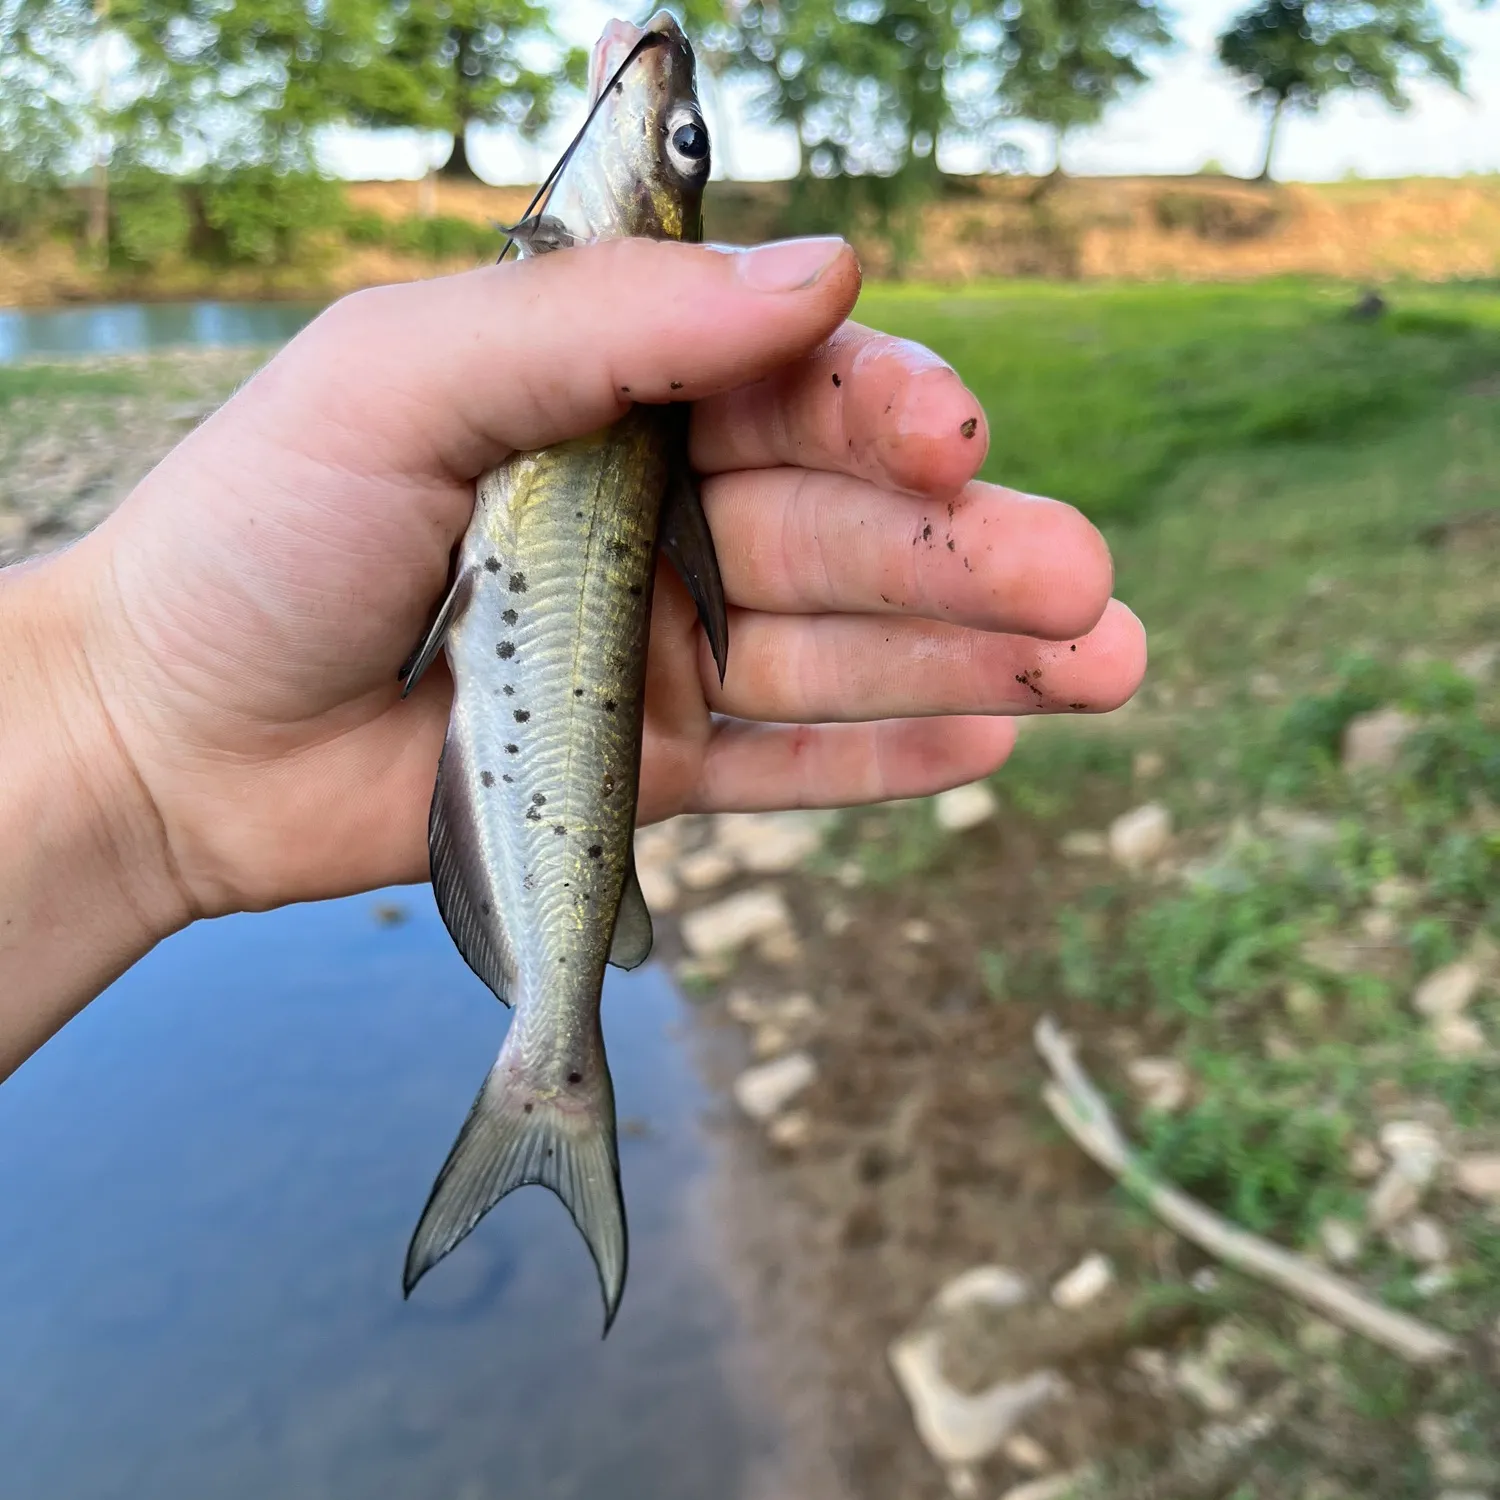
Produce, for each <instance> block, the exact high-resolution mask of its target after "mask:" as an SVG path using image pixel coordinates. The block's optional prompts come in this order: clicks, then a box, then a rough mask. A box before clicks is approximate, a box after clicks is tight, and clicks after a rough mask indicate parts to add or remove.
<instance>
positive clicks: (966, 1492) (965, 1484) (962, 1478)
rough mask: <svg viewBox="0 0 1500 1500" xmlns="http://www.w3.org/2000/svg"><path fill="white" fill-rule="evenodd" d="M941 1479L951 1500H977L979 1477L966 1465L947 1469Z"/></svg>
mask: <svg viewBox="0 0 1500 1500" xmlns="http://www.w3.org/2000/svg"><path fill="white" fill-rule="evenodd" d="M943 1477H944V1478H945V1479H946V1480H947V1481H948V1493H949V1494H950V1495H952V1496H953V1500H979V1475H978V1474H976V1473H975V1472H974V1470H973V1469H972V1468H970V1467H969V1466H968V1465H967V1464H959V1465H958V1466H957V1467H956V1468H952V1469H949V1470H948V1471H947V1473H946V1474H945V1475H944V1476H943Z"/></svg>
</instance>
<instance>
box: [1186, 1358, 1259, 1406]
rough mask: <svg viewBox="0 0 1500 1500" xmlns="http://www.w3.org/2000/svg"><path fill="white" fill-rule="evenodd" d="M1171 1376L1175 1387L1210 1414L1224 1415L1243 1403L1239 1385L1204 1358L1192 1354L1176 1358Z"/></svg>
mask: <svg viewBox="0 0 1500 1500" xmlns="http://www.w3.org/2000/svg"><path fill="white" fill-rule="evenodd" d="M1175 1378H1176V1383H1177V1389H1178V1390H1180V1391H1181V1392H1182V1394H1183V1395H1184V1396H1186V1397H1187V1398H1188V1400H1190V1401H1193V1402H1195V1403H1196V1404H1197V1405H1198V1406H1200V1407H1202V1409H1203V1410H1204V1411H1206V1412H1207V1413H1208V1414H1209V1415H1210V1416H1214V1417H1227V1416H1229V1415H1230V1413H1231V1412H1236V1411H1238V1410H1239V1409H1240V1407H1242V1406H1243V1405H1244V1404H1245V1393H1244V1392H1243V1391H1242V1390H1241V1389H1240V1388H1239V1386H1238V1385H1236V1384H1235V1382H1234V1381H1232V1380H1230V1379H1229V1377H1228V1376H1226V1375H1221V1374H1220V1373H1219V1372H1218V1371H1217V1370H1215V1369H1213V1368H1212V1367H1211V1366H1210V1365H1209V1364H1208V1362H1207V1361H1206V1360H1202V1359H1197V1358H1195V1357H1194V1356H1192V1355H1189V1356H1188V1357H1187V1358H1186V1359H1181V1360H1178V1362H1177V1371H1176V1377H1175Z"/></svg>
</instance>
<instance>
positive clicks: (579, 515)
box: [573, 510, 583, 521]
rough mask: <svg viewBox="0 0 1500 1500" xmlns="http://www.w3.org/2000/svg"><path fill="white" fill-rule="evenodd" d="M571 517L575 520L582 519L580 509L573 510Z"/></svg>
mask: <svg viewBox="0 0 1500 1500" xmlns="http://www.w3.org/2000/svg"><path fill="white" fill-rule="evenodd" d="M573 519H574V520H575V521H581V520H582V519H583V512H582V511H581V510H575V511H574V512H573Z"/></svg>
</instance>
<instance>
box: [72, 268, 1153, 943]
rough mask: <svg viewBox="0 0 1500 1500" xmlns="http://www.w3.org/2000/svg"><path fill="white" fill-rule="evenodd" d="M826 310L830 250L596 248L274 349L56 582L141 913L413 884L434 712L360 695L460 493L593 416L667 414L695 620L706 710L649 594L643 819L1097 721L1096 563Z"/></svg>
mask: <svg viewBox="0 0 1500 1500" xmlns="http://www.w3.org/2000/svg"><path fill="white" fill-rule="evenodd" d="M857 291H858V270H857V267H856V264H855V261H854V258H853V255H852V252H850V251H849V250H848V249H847V247H844V246H841V245H840V244H839V243H838V242H836V241H811V242H809V241H802V242H794V243H793V245H792V246H790V247H785V246H781V247H772V248H768V249H764V250H761V251H757V252H750V253H744V252H740V253H735V254H724V253H720V252H717V251H715V250H712V249H707V248H704V247H694V246H682V245H672V244H647V243H643V242H634V241H628V242H616V243H611V244H604V245H599V246H594V247H589V248H585V249H579V250H573V251H566V252H559V253H557V254H554V255H550V256H546V257H542V258H540V259H537V260H533V261H527V262H523V263H519V264H510V265H507V266H504V267H498V268H488V269H485V270H480V271H476V272H472V273H469V274H467V275H462V276H455V277H448V278H444V279H441V280H435V281H429V282H424V283H418V284H412V285H405V286H398V287H388V288H382V289H379V290H376V291H372V292H366V293H359V294H356V295H355V296H353V297H350V298H346V299H345V300H343V301H342V302H340V303H338V304H336V305H335V306H334V307H333V308H331V309H330V310H329V311H328V312H327V313H325V314H324V315H323V316H322V317H321V318H319V319H318V320H317V321H316V322H315V323H313V324H312V325H311V326H310V327H309V328H308V329H306V330H305V331H304V332H303V333H302V334H301V335H300V336H299V337H298V338H297V339H295V340H293V342H292V343H291V344H290V345H289V346H288V347H287V348H286V349H285V350H283V351H282V352H281V354H279V355H278V356H277V357H276V358H275V359H274V360H272V361H271V362H270V364H269V365H267V366H266V368H265V369H264V370H262V371H261V372H260V373H259V374H258V375H257V376H256V377H255V378H254V379H253V380H252V381H251V382H250V383H249V384H248V385H247V386H246V387H245V388H244V389H242V390H241V391H240V392H239V393H238V394H237V395H235V396H234V397H233V398H232V399H231V400H230V401H229V402H228V403H227V404H226V405H225V406H224V407H222V408H221V409H220V410H219V411H218V412H216V413H215V414H214V415H213V416H212V417H211V418H209V419H208V421H206V422H205V423H204V424H203V425H202V426H201V427H200V428H198V430H197V431H195V432H194V433H193V434H192V435H191V436H190V437H189V438H187V439H186V440H185V441H184V442H183V443H182V444H180V445H179V447H178V448H177V449H175V450H174V451H173V452H172V454H171V455H169V456H168V458H167V459H165V460H164V461H163V462H162V464H161V465H159V466H158V468H157V469H156V470H155V471H153V473H152V474H151V475H149V476H148V477H147V479H146V480H145V481H143V482H142V484H141V485H140V486H139V488H138V489H137V490H136V491H135V493H133V494H132V495H131V496H130V498H129V499H128V500H127V501H126V502H125V504H124V505H123V506H122V507H121V508H120V509H119V511H117V512H116V514H115V515H114V516H112V517H111V518H110V520H109V521H108V522H106V523H105V525H104V526H102V527H101V528H100V529H99V530H98V531H97V532H96V533H94V534H93V535H92V536H90V537H89V538H87V539H85V541H84V542H82V543H80V544H79V545H78V547H76V548H75V549H73V551H72V553H71V554H70V555H69V558H68V560H67V566H68V567H69V568H70V569H71V570H72V571H73V574H74V576H75V579H76V580H78V581H79V582H80V585H81V586H80V587H78V589H77V590H76V593H77V596H78V597H80V598H84V599H86V600H87V601H88V603H87V606H86V609H85V612H84V617H83V619H82V621H81V622H80V626H79V629H80V638H81V640H82V642H83V649H84V650H85V652H86V654H87V658H88V661H89V664H90V667H91V669H92V681H93V684H94V685H95V688H96V691H97V698H98V703H99V706H100V708H101V709H102V711H103V715H104V717H105V720H106V721H107V723H108V726H109V735H108V738H109V740H110V741H111V742H112V743H113V744H114V745H115V746H116V747H117V748H118V751H119V754H120V755H121V756H122V757H123V759H124V761H125V762H126V764H127V765H128V768H129V777H128V778H125V779H128V781H129V782H130V783H131V784H133V785H135V786H137V787H138V788H139V792H140V795H141V797H142V798H143V799H144V803H145V804H148V805H149V820H150V821H151V822H152V826H154V827H157V828H159V830H160V853H161V869H160V871H157V872H151V871H142V872H140V879H141V881H142V882H143V883H144V882H148V881H155V882H156V883H157V885H158V886H159V888H160V891H161V893H162V894H161V897H160V899H161V901H162V902H163V903H164V909H167V910H170V907H171V903H172V901H173V899H175V900H176V902H177V903H178V904H179V908H180V909H179V910H178V911H177V913H176V914H175V920H176V921H177V922H184V921H186V920H189V919H190V918H191V917H193V916H198V915H205V914H213V913H219V912H224V911H229V910H236V909H256V908H263V907H269V906H273V905H277V904H281V903H285V902H291V901H298V900H308V899H315V898H320V897H328V896H335V895H339V894H344V893H348V892H351V891H356V890H362V889H369V888H372V887H375V886H380V885H384V884H388V883H392V882H403V881H414V880H420V879H423V878H425V876H426V871H427V850H426V828H427V808H428V802H429V799H430V795H431V790H432V782H433V776H434V771H435V768H436V765H437V759H438V752H439V749H440V746H441V742H442V738H443V733H444V729H445V725H446V722H447V717H448V701H449V695H450V684H449V682H448V679H447V675H446V673H445V672H442V671H439V670H437V669H434V670H433V671H432V672H431V673H430V674H429V678H428V680H425V681H424V682H423V683H422V685H421V687H420V688H419V689H418V690H417V692H416V693H415V694H414V695H413V696H412V698H411V699H409V700H408V701H406V702H404V703H403V702H401V701H400V699H399V685H398V683H397V681H396V669H397V668H398V666H399V665H400V664H401V662H402V661H403V660H404V659H405V658H406V656H407V655H408V653H409V652H410V650H411V648H412V646H413V645H414V643H415V642H416V640H417V639H418V637H419V636H420V635H421V634H422V631H423V628H424V625H425V623H426V620H427V618H428V617H429V615H430V612H431V610H432V608H433V606H434V604H435V602H436V600H437V599H438V597H439V596H440V595H441V593H442V592H443V588H444V585H445V582H446V577H447V570H448V562H449V554H450V551H451V549H452V547H453V545H454V543H455V542H456V541H457V539H458V538H459V536H460V534H461V533H462V531H463V529H464V526H465V524H466V523H467V520H468V517H469V512H470V509H471V506H472V503H473V486H474V480H475V478H476V476H478V475H479V474H480V473H482V472H483V471H484V470H486V469H488V468H491V467H493V466H494V465H495V464H497V463H498V462H500V461H501V460H503V459H504V458H505V457H506V456H507V454H509V453H510V452H512V451H514V450H516V449H522V448H532V447H539V446H543V445H546V444H549V443H552V442H556V441H559V440H561V439H564V438H569V437H574V436H578V435H581V434H583V433H586V432H589V431H592V430H594V429H596V428H598V427H600V426H602V425H604V424H605V423H607V422H609V421H611V420H613V419H614V418H616V417H618V416H619V415H621V414H622V413H623V411H624V410H625V409H626V407H627V405H628V403H629V402H630V401H631V400H644V401H664V400H669V399H684V400H695V401H698V402H699V405H698V406H697V407H696V408H695V411H694V416H693V436H692V445H693V456H694V461H695V465H696V467H697V468H698V469H699V470H700V472H702V473H703V474H704V475H705V476H706V482H705V487H704V498H705V507H706V509H707V513H708V517H709V521H710V524H711V526H712V529H713V532H714V536H715V540H716V545H717V551H718V554H719V558H720V562H721V566H722V570H723V575H724V585H725V592H726V595H727V597H728V600H729V602H730V605H731V613H730V641H731V645H730V653H729V671H728V676H727V678H726V680H725V682H724V684H723V686H722V687H721V686H720V685H719V683H718V680H717V674H716V673H715V671H714V669H713V665H712V661H711V658H710V655H709V653H708V649H707V645H706V642H704V641H703V639H702V636H701V632H700V631H699V630H698V628H697V625H696V616H695V613H694V610H693V608H692V605H691V603H690V602H689V601H688V599H687V597H686V593H685V591H684V590H683V589H682V587H681V585H680V584H679V583H678V582H677V580H676V578H675V577H674V576H673V575H672V574H671V573H670V571H669V570H663V571H662V572H661V573H660V574H659V576H658V580H657V595H656V604H655V609H654V614H653V620H652V633H651V645H650V660H649V670H648V682H647V719H646V734H645V747H644V758H643V764H642V773H641V799H640V817H641V820H642V821H643V822H644V821H649V820H652V819H656V818H661V817H664V816H667V815H669V814H671V813H675V812H679V811H683V810H710V809H713V810H726V809H737V808H770V807H791V806H814V805H836V804H843V803H853V802H861V801H873V800H878V799H882V798H888V797H907V796H914V795H918V794H922V793H928V792H932V791H936V790H940V789H942V788H944V787H947V786H952V785H956V784H961V783H963V782H966V781H970V780H973V779H975V778H977V777H979V776H982V775H984V774H986V773H987V772H989V771H991V770H993V769H994V768H995V767H996V766H997V765H998V764H999V763H1000V762H1001V761H1002V760H1003V759H1004V757H1005V755H1006V754H1007V752H1008V750H1009V748H1010V745H1011V743H1012V738H1013V729H1012V725H1011V722H1010V718H1009V716H1011V715H1015V714H1026V713H1034V712H1048V711H1053V710H1064V711H1066V710H1074V711H1077V710H1079V709H1081V708H1086V709H1091V710H1103V709H1109V708H1113V707H1115V706H1117V705H1118V704H1119V703H1120V702H1122V701H1124V699H1125V698H1127V697H1128V696H1129V695H1130V693H1131V692H1132V691H1133V690H1134V688H1135V686H1136V684H1137V682H1138V681H1139V678H1140V676H1141V673H1142V671H1143V668H1144V660H1145V648H1144V641H1143V637H1142V633H1141V630H1140V627H1139V625H1138V624H1137V622H1136V621H1135V619H1134V617H1133V616H1132V615H1130V613H1129V612H1128V611H1127V610H1125V609H1124V608H1123V607H1121V606H1119V605H1116V604H1111V603H1110V602H1109V594H1110V587H1111V582H1112V576H1111V569H1110V564H1109V558H1108V554H1107V551H1106V549H1105V547H1104V544H1103V542H1102V540H1101V539H1100V537H1099V536H1098V534H1097V532H1095V530H1094V529H1093V528H1092V527H1091V526H1090V525H1089V524H1088V523H1087V522H1086V521H1085V520H1084V519H1083V518H1082V517H1081V516H1080V515H1079V514H1078V513H1077V512H1076V511H1073V510H1072V509H1070V508H1069V507H1067V506H1064V505H1060V504H1056V503H1054V502H1052V501H1045V500H1037V499H1032V498H1029V497H1025V496H1020V495H1016V494H1014V493H1012V492H1010V491H1006V490H1002V489H998V488H996V487H994V486H989V485H983V484H978V483H971V482H970V481H971V480H972V476H973V475H974V473H975V472H976V470H977V469H978V467H979V465H980V463H981V461H982V459H983V457H984V451H985V443H986V428H985V419H984V415H983V413H982V412H980V410H979V408H978V406H977V404H976V403H975V401H974V398H973V397H972V396H971V395H970V394H969V393H968V392H967V391H966V390H965V389H964V387H963V386H962V384H961V383H960V381H959V379H958V378H957V376H956V375H955V374H954V373H953V372H952V371H951V370H950V369H948V368H947V367H946V366H945V365H943V364H942V363H941V362H940V361H938V360H936V359H935V357H934V356H932V355H931V354H929V353H928V352H927V351H925V350H922V349H920V348H917V347H916V346H913V345H910V344H906V343H902V342H899V341H896V340H892V339H889V338H886V337H884V336H882V335H879V334H875V333H871V332H870V331H868V330H865V329H862V328H859V327H857V326H855V325H853V324H846V323H845V322H844V319H845V318H846V317H847V315H848V313H849V311H850V310H851V308H852V306H853V303H854V300H855V297H856V295H857ZM715 714H725V715H731V716H733V717H732V718H731V719H730V720H728V721H721V720H716V719H715V718H714V717H713V715H715ZM167 920H168V921H171V920H174V918H168V919H167Z"/></svg>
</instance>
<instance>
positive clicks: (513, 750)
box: [505, 745, 521, 755]
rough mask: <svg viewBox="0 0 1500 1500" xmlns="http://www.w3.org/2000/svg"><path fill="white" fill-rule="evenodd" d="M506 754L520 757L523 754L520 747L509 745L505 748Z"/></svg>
mask: <svg viewBox="0 0 1500 1500" xmlns="http://www.w3.org/2000/svg"><path fill="white" fill-rule="evenodd" d="M505 753H506V754H507V755H519V754H520V753H521V747H520V746H519V745H507V746H506V747H505Z"/></svg>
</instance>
